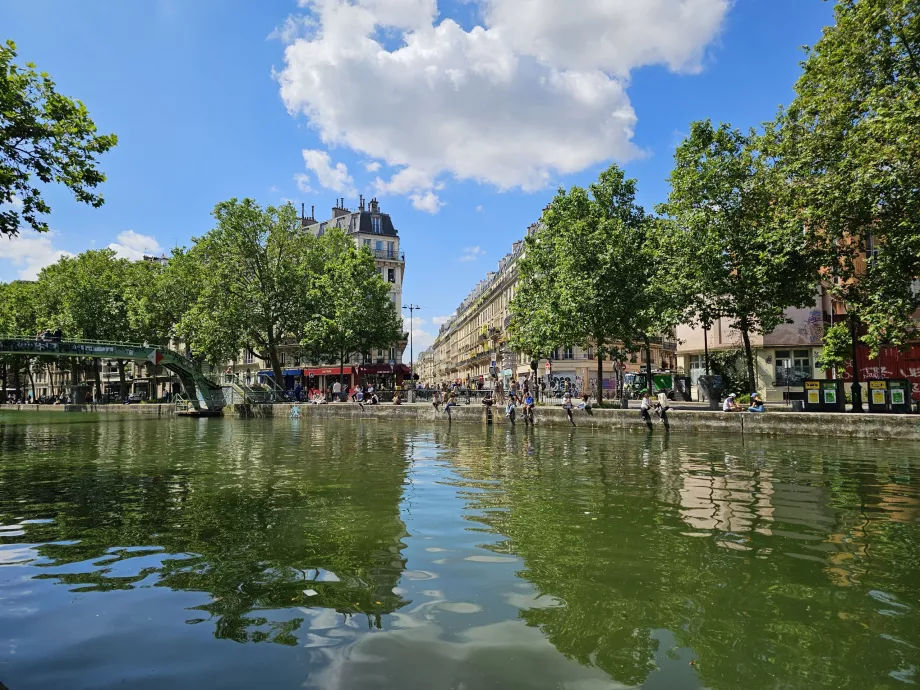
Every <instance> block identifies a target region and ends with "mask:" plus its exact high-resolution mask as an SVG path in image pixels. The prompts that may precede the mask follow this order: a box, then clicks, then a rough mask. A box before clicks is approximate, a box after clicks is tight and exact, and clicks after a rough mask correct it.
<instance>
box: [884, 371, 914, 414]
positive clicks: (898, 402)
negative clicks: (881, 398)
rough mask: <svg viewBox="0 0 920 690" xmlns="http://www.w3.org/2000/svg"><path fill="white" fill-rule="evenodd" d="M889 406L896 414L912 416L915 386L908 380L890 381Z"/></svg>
mask: <svg viewBox="0 0 920 690" xmlns="http://www.w3.org/2000/svg"><path fill="white" fill-rule="evenodd" d="M887 383H888V405H889V406H890V408H891V411H892V412H894V413H895V414H910V399H911V393H912V392H913V385H912V384H911V382H910V381H908V380H907V379H888V381H887Z"/></svg>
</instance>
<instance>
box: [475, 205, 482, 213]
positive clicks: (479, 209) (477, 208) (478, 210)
mask: <svg viewBox="0 0 920 690" xmlns="http://www.w3.org/2000/svg"><path fill="white" fill-rule="evenodd" d="M476 213H482V204H479V206H477V207H476Z"/></svg>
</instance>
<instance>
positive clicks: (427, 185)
mask: <svg viewBox="0 0 920 690" xmlns="http://www.w3.org/2000/svg"><path fill="white" fill-rule="evenodd" d="M443 186H444V185H443V184H441V183H439V182H435V181H434V180H433V179H432V177H431V176H430V175H429V174H428V173H426V172H424V171H422V170H419V169H418V168H412V167H408V168H403V169H402V170H400V171H399V172H397V173H396V174H394V175H393V176H392V177H391V178H390V179H389V181H384V180H382V179H380V178H379V177H378V178H377V179H376V180H374V188H375V189H376V190H377V194H378V195H380V196H383V195H385V194H396V195H407V194H408V195H409V200H410V201H411V202H412V206H413V207H414V208H416V209H418V210H419V211H425V212H426V213H431V214H435V213H437V212H438V211H440V210H441V206H443V205H444V204H443V203H442V202H441V199H440V198H439V197H438V195H437V194H435V193H434V192H433V191H432V190H433V189H441V188H442V187H443Z"/></svg>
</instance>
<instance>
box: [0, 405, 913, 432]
mask: <svg viewBox="0 0 920 690" xmlns="http://www.w3.org/2000/svg"><path fill="white" fill-rule="evenodd" d="M292 407H294V405H290V404H275V405H231V406H228V407H227V408H226V409H225V410H224V415H225V416H226V417H240V418H254V417H258V418H265V417H290V415H291V408H292ZM297 408H298V409H299V410H300V415H301V417H303V418H316V419H327V418H335V419H352V420H366V421H374V422H386V421H401V422H415V423H426V424H447V423H448V419H447V415H446V414H444V412H443V411H442V412H436V411H435V410H434V408H433V407H432V406H431V405H427V404H426V405H422V404H417V405H365V406H364V409H361V407H359V406H358V405H357V404H354V403H332V404H328V405H306V404H300V405H297ZM6 411H10V412H12V411H28V412H96V413H107V414H134V415H144V416H151V415H152V416H157V417H170V416H174V415H175V414H176V409H175V406H174V405H165V404H164V405H2V406H0V412H6ZM592 412H593V414H591V415H589V414H587V413H586V412H584V411H583V410H575V412H574V416H575V423H576V424H577V425H578V427H579V428H582V429H592V430H603V429H616V430H621V429H633V430H645V428H646V427H645V423H644V422H643V421H642V419H641V417H640V416H639V410H638V409H628V410H598V409H595V410H593V411H592ZM451 417H452V423H454V424H479V425H485V424H486V423H487V420H486V409H485V407H483V406H482V405H459V406H457V407H454V408H452V410H451ZM535 418H536V424H537V426H552V427H569V428H570V427H571V425H570V424H569V421H568V419H567V418H566V415H565V411H564V410H563V409H562V408H561V407H538V408H537V410H536V413H535ZM668 421H669V423H670V426H671V432H672V433H688V432H689V433H721V434H747V435H751V436H825V437H835V438H861V439H881V440H902V441H920V415H893V414H860V415H854V414H851V413H846V412H843V413H836V414H833V413H819V412H815V413H812V412H773V411H767V412H764V413H762V414H754V413H749V412H711V411H709V410H670V411H669V412H668ZM492 423H493V424H494V425H496V426H506V425H509V424H510V422H509V421H508V418H507V417H505V416H504V410H503V409H502V408H492ZM517 425H518V426H524V420H523V417H522V416H521V414H520V410H519V411H518V416H517ZM652 427H653V430H654V431H655V432H656V433H663V432H664V431H665V429H664V425H663V424H662V422H661V420H660V419H658V418H657V417H656V416H655V415H654V414H653V415H652Z"/></svg>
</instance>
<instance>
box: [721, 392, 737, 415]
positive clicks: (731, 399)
mask: <svg viewBox="0 0 920 690" xmlns="http://www.w3.org/2000/svg"><path fill="white" fill-rule="evenodd" d="M737 397H738V394H737V393H729V394H728V397H727V398H725V400H723V401H722V412H740V411H741V407H740V406H739V405H738V403H736V402H735V398H737Z"/></svg>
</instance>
